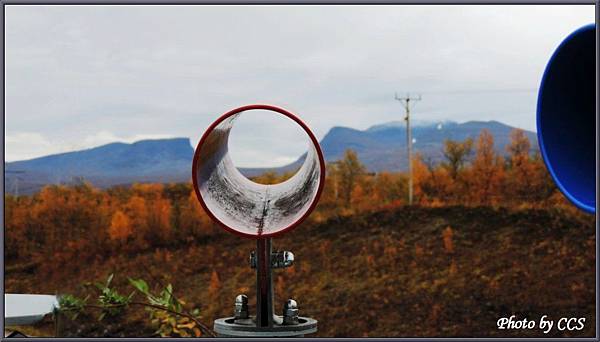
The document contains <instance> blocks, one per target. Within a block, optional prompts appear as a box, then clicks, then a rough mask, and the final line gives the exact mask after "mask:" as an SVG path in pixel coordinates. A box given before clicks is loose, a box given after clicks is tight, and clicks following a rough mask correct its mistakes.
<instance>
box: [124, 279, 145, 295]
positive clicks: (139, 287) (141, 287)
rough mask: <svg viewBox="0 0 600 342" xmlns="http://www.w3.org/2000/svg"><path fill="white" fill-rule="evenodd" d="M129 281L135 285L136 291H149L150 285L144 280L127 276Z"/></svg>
mask: <svg viewBox="0 0 600 342" xmlns="http://www.w3.org/2000/svg"><path fill="white" fill-rule="evenodd" d="M129 283H130V284H131V285H132V286H133V287H135V288H136V289H137V290H138V291H140V292H141V293H143V294H145V295H148V292H149V291H150V287H149V286H148V284H147V283H146V282H145V281H144V279H137V280H136V279H131V278H129Z"/></svg>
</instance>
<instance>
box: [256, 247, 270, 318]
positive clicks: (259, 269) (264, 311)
mask: <svg viewBox="0 0 600 342" xmlns="http://www.w3.org/2000/svg"><path fill="white" fill-rule="evenodd" d="M271 274H272V273H271V239H270V238H267V239H258V240H256V326H257V327H272V326H273V279H272V276H271Z"/></svg>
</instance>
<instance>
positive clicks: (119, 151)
mask: <svg viewBox="0 0 600 342" xmlns="http://www.w3.org/2000/svg"><path fill="white" fill-rule="evenodd" d="M482 129H487V130H489V131H490V132H491V134H492V135H493V136H494V139H495V146H496V149H497V150H498V151H499V152H500V153H505V152H506V145H507V144H508V143H509V142H510V132H511V131H512V130H513V129H514V127H511V126H508V125H505V124H503V123H500V122H497V121H485V122H484V121H468V122H465V123H456V122H452V121H445V122H438V123H421V124H417V125H414V126H413V128H412V137H413V147H414V151H415V152H418V153H420V154H421V155H422V156H423V157H424V158H428V159H431V160H432V161H434V162H439V161H441V160H442V159H443V155H442V148H443V143H444V140H446V139H452V140H464V139H466V138H473V139H476V138H477V136H478V135H479V134H480V132H481V130H482ZM525 132H526V135H527V136H528V138H529V139H530V141H531V146H532V149H533V150H536V149H538V144H537V137H536V134H535V133H533V132H529V131H525ZM320 144H321V148H322V150H323V153H324V155H325V159H326V160H327V161H335V160H339V159H341V158H342V157H343V154H344V151H345V150H346V149H352V150H354V151H356V152H357V154H358V156H359V158H360V160H361V161H362V162H363V163H364V164H365V165H366V167H367V168H368V170H369V171H371V172H380V171H384V170H387V171H402V170H405V169H406V167H407V158H406V155H407V152H406V128H405V126H404V122H389V123H385V124H379V125H375V126H372V127H370V128H368V129H366V130H357V129H352V128H348V127H333V128H331V129H330V130H329V132H328V133H327V134H326V135H325V136H324V137H323V139H322V140H321V142H320ZM193 154H194V149H193V148H192V145H191V144H190V140H189V139H188V138H172V139H159V140H142V141H138V142H134V143H131V144H127V143H119V142H116V143H111V144H107V145H103V146H99V147H95V148H90V149H86V150H81V151H74V152H67V153H61V154H54V155H48V156H44V157H39V158H35V159H30V160H23V161H15V162H10V163H5V174H4V179H5V186H6V191H7V192H11V193H15V192H18V193H20V194H30V193H34V192H37V191H39V189H41V187H43V186H44V185H46V184H74V183H77V182H81V181H83V180H85V181H89V182H91V183H92V184H94V185H95V186H98V187H101V188H106V187H110V186H114V185H120V184H123V185H126V184H131V183H134V182H159V183H170V182H185V181H189V180H190V177H191V161H192V158H193ZM301 160H302V156H300V157H299V158H298V160H297V161H296V162H294V163H291V164H289V165H286V166H283V167H280V168H251V169H249V168H247V169H244V168H242V169H240V171H242V173H244V174H245V175H246V176H248V177H251V176H255V175H258V174H261V173H263V172H265V171H275V172H283V171H289V170H293V169H295V168H296V167H297V166H299V165H300V163H301Z"/></svg>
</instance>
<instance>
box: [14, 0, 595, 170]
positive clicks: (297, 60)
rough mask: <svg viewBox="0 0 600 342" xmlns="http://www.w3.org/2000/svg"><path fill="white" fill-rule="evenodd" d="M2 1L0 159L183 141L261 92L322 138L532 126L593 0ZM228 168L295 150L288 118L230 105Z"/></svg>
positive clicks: (289, 155) (280, 158)
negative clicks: (386, 127) (385, 2)
mask: <svg viewBox="0 0 600 342" xmlns="http://www.w3.org/2000/svg"><path fill="white" fill-rule="evenodd" d="M5 10H6V12H5V13H6V22H5V24H6V26H5V27H6V51H5V53H6V55H5V57H6V128H5V129H6V132H5V134H6V147H5V159H6V160H7V161H13V160H21V159H28V158H33V157H38V156H42V155H47V154H51V153H58V152H66V151H72V150H78V149H83V148H89V147H94V146H99V145H102V144H105V143H109V142H114V141H124V142H131V141H136V140H140V139H146V138H162V137H189V138H190V140H191V142H192V144H194V146H195V144H196V143H197V141H198V140H199V139H200V136H201V135H202V133H203V131H204V129H205V128H206V127H207V126H208V125H209V124H210V123H211V122H212V121H214V120H215V119H216V118H217V117H218V116H219V115H221V114H222V113H224V112H226V111H228V110H230V109H232V108H234V107H237V106H240V105H244V104H249V103H261V102H264V103H271V104H275V105H279V106H282V107H284V108H287V109H289V110H291V111H292V112H295V113H296V114H298V115H299V116H300V117H301V118H302V119H304V120H305V122H306V123H307V124H308V125H309V126H310V127H311V128H312V130H313V131H314V132H315V134H316V135H317V138H319V139H321V138H322V137H323V136H324V135H325V134H326V133H327V131H328V130H329V129H330V128H331V127H333V126H347V127H352V128H357V129H366V128H368V127H369V126H372V125H374V124H380V123H384V122H388V121H393V120H399V119H401V118H402V116H403V111H402V109H401V107H400V104H399V103H398V102H397V101H394V92H395V91H398V92H399V93H401V94H404V93H406V92H411V93H421V94H422V96H423V100H422V101H421V102H419V103H418V104H417V105H416V107H415V108H414V112H413V113H414V115H413V117H414V119H415V120H427V121H438V120H454V121H458V122H464V121H468V120H498V121H501V122H504V123H507V124H510V125H513V126H517V127H521V128H525V129H529V130H535V105H536V98H537V89H538V86H539V82H540V79H541V75H542V73H543V70H544V67H545V65H546V62H547V61H548V58H549V57H550V55H551V54H552V52H553V51H554V49H555V48H556V47H557V45H558V44H559V43H560V41H561V40H562V39H563V38H564V37H566V36H567V35H568V34H569V33H570V32H571V31H573V30H575V29H577V28H578V27H580V26H583V25H585V24H588V23H592V22H594V6H593V5H569V6H567V5H562V6H398V5H397V6H16V5H8V6H6V7H5ZM241 119H242V120H241V122H240V123H239V125H237V126H235V127H234V131H233V133H232V141H231V145H232V146H231V149H232V154H233V157H234V161H235V162H236V165H238V166H276V165H283V164H286V163H287V162H289V161H292V160H294V159H296V158H297V157H298V156H299V155H300V154H301V153H302V152H303V151H304V150H305V149H306V142H305V139H304V137H303V136H302V133H301V132H299V131H298V130H297V129H296V128H295V127H294V124H292V123H291V122H288V121H286V120H285V119H283V118H276V117H274V116H265V115H248V116H247V117H244V116H242V117H241Z"/></svg>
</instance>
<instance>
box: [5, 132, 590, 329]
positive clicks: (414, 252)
mask: <svg viewBox="0 0 600 342" xmlns="http://www.w3.org/2000/svg"><path fill="white" fill-rule="evenodd" d="M531 151H532V146H531V142H530V141H529V140H528V138H527V137H526V135H525V134H524V133H523V131H520V130H514V131H513V132H512V134H511V143H510V144H509V145H508V146H507V147H506V150H505V151H499V150H498V149H497V148H496V147H495V146H494V137H493V136H492V135H491V134H490V133H489V132H488V131H486V130H483V131H482V132H481V133H480V135H479V136H478V137H476V138H474V139H467V140H464V141H452V140H447V141H446V142H445V144H444V149H443V151H442V152H443V156H444V160H443V162H433V161H432V160H428V159H425V158H423V157H422V156H420V155H418V154H417V155H415V157H414V158H413V163H412V164H413V176H414V203H413V205H410V206H409V205H408V204H407V191H408V176H407V174H406V173H391V172H380V173H370V172H369V171H368V170H367V169H366V168H365V167H364V166H363V165H362V164H361V161H360V160H359V159H358V157H357V155H356V153H354V152H353V151H352V150H347V151H346V153H345V156H344V158H343V159H341V160H339V161H336V162H332V163H329V164H328V165H327V178H326V184H325V187H324V192H323V194H322V196H321V199H320V201H319V204H318V206H317V208H316V210H315V211H314V212H313V213H312V215H310V217H309V218H308V219H307V221H305V222H304V223H303V224H302V225H301V226H300V227H298V228H297V229H295V230H294V231H293V232H292V233H290V234H288V235H286V236H284V237H282V238H277V239H275V240H274V242H273V243H274V247H275V248H281V249H290V250H292V251H293V252H294V253H295V254H296V255H297V258H298V262H297V263H296V264H295V266H294V267H291V268H289V269H285V270H280V271H277V272H276V273H275V275H274V277H275V278H274V281H275V287H276V289H275V292H276V301H277V304H276V308H277V310H279V307H280V303H282V301H283V300H284V299H287V298H289V297H294V298H297V299H298V302H299V303H300V310H301V314H302V315H311V316H313V317H315V318H316V319H318V320H319V326H320V327H319V332H318V333H317V334H316V336H321V337H336V336H348V337H362V336H371V337H392V336H399V337H422V336H439V337H470V336H478V337H503V336H528V337H533V336H536V337H545V336H553V337H558V336H572V337H584V336H585V337H589V336H595V325H594V322H595V307H594V298H595V297H594V295H595V290H594V288H595V287H594V279H595V273H594V265H595V254H594V253H595V232H594V224H595V217H594V216H592V215H588V214H584V213H582V212H580V211H579V210H577V209H576V208H575V207H574V206H572V205H571V204H570V203H569V202H568V201H567V200H566V199H565V198H564V197H563V195H562V194H561V193H560V192H559V191H558V190H557V188H556V187H555V185H554V183H553V181H552V179H551V177H550V175H549V174H548V172H547V170H546V168H545V166H544V162H543V160H542V159H541V157H540V155H539V153H532V152H531ZM290 176H291V174H283V175H280V174H275V173H266V174H263V175H261V176H259V177H256V178H253V180H254V181H255V182H258V183H263V184H273V183H277V182H280V181H282V180H284V179H286V178H289V177H290ZM299 241H301V242H302V243H299ZM253 248H254V244H253V241H251V240H247V239H241V238H238V237H234V236H230V235H229V234H228V233H226V232H224V231H222V230H221V229H220V228H219V227H218V226H216V225H215V224H214V223H213V222H211V220H210V219H209V217H208V216H207V215H206V214H205V213H204V212H203V210H202V208H201V206H200V204H199V202H198V200H197V198H196V195H195V193H194V191H193V188H192V185H191V183H180V184H133V185H128V186H117V187H112V188H108V189H99V188H96V187H94V186H92V185H90V184H88V183H84V184H81V185H77V186H58V185H54V186H46V187H45V188H43V189H42V190H41V191H40V192H38V193H36V194H33V195H30V196H18V197H15V196H13V195H10V194H5V252H4V253H5V254H4V255H5V271H6V275H5V288H6V292H7V293H16V292H21V293H47V294H65V293H69V294H74V295H78V296H81V297H84V296H85V294H86V293H89V292H90V291H91V290H90V288H89V286H87V285H86V284H87V283H90V282H99V281H100V282H101V281H104V280H106V278H107V277H108V276H109V275H111V274H114V278H113V279H112V284H114V286H115V287H116V288H119V289H122V292H124V293H125V292H126V293H127V294H128V290H127V289H128V286H130V281H129V280H128V279H138V278H144V279H145V280H146V281H147V282H148V284H150V285H149V286H150V287H156V288H157V289H158V288H162V287H164V285H165V284H167V283H168V284H172V285H173V291H174V293H176V294H177V296H178V297H179V298H180V299H181V300H182V302H183V306H184V307H186V308H188V309H189V310H190V312H191V311H192V310H196V312H198V316H197V317H199V320H200V321H202V322H203V323H204V324H205V325H206V326H208V327H210V326H212V321H213V320H214V319H215V318H218V317H222V316H227V315H231V313H232V310H233V298H234V297H235V295H237V294H239V293H246V294H248V295H249V297H253V296H252V294H253V292H252V291H253V288H254V281H253V279H254V278H253V270H252V269H250V268H249V267H248V265H247V262H246V260H247V256H248V255H249V253H250V251H251V250H252V249H253ZM250 300H251V303H250V304H251V305H253V302H252V300H253V299H252V298H250ZM359 308H360V309H359ZM127 310H130V311H131V312H130V313H129V314H128V315H127V316H126V317H116V316H115V317H109V318H105V319H104V320H103V321H98V319H97V317H96V316H94V313H89V315H82V316H80V317H78V318H76V319H75V320H69V322H70V323H65V326H64V327H63V328H64V331H65V332H64V335H65V336H79V337H88V336H128V337H134V336H156V330H157V324H158V325H159V326H160V325H161V324H162V323H161V322H160V319H157V316H156V315H155V316H152V318H153V319H149V318H148V312H146V311H144V310H134V308H128V309H127ZM511 314H516V315H517V316H519V317H533V318H536V319H538V318H539V316H541V315H542V314H546V315H551V316H554V317H556V318H558V317H562V316H570V315H579V316H582V315H583V316H585V317H586V318H587V320H586V322H588V323H586V325H585V329H584V330H582V331H558V330H557V331H552V332H551V333H550V335H545V334H543V333H542V332H540V331H539V330H532V331H526V332H523V331H506V330H498V329H497V328H496V321H497V320H498V319H499V318H500V317H504V316H510V315H511ZM159 318H160V317H159ZM192 325H193V324H192ZM38 333H39V332H38ZM194 335H196V336H206V333H204V332H202V331H199V330H193V329H191V330H190V332H189V334H188V333H186V332H185V329H183V328H177V329H176V328H172V329H168V330H166V332H165V331H163V333H161V334H160V336H194Z"/></svg>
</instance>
